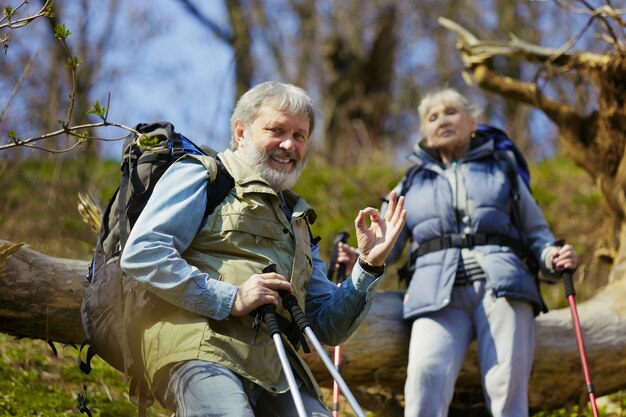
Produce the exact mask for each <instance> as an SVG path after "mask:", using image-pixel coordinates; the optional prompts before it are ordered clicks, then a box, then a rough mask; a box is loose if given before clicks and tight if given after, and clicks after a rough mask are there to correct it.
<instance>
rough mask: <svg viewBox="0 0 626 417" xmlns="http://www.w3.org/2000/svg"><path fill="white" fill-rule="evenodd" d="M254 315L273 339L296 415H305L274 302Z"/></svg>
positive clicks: (272, 270) (273, 268)
mask: <svg viewBox="0 0 626 417" xmlns="http://www.w3.org/2000/svg"><path fill="white" fill-rule="evenodd" d="M263 272H264V273H266V272H276V265H270V266H268V267H267V268H265V269H263ZM254 315H255V321H256V320H257V319H258V318H260V319H261V320H262V321H264V322H265V324H266V325H267V329H268V331H269V332H270V335H271V336H272V339H273V340H274V345H276V351H277V352H278V357H279V358H280V363H281V364H282V366H283V371H284V372H285V376H286V377H287V383H288V384H289V391H291V396H292V398H293V402H294V403H295V404H296V410H297V411H298V416H299V417H306V416H307V414H306V410H305V408H304V403H303V402H302V396H301V395H300V389H299V388H298V384H297V383H296V378H295V377H294V375H293V370H292V369H291V365H290V364H289V359H288V358H287V353H286V352H285V346H284V345H283V341H282V339H281V338H280V327H279V326H278V320H277V319H276V307H275V306H274V304H266V305H264V306H262V307H259V308H257V309H256V310H255V313H254Z"/></svg>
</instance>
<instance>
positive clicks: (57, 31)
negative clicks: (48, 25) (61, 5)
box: [54, 23, 72, 41]
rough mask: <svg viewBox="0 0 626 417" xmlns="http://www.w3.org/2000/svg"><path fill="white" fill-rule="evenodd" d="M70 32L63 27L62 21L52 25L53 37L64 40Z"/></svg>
mask: <svg viewBox="0 0 626 417" xmlns="http://www.w3.org/2000/svg"><path fill="white" fill-rule="evenodd" d="M71 34H72V32H71V31H70V30H69V29H68V28H67V27H65V24H64V23H59V24H57V25H56V26H55V27H54V37H55V38H57V39H59V40H61V41H64V40H65V39H66V38H67V37H68V36H70V35H71Z"/></svg>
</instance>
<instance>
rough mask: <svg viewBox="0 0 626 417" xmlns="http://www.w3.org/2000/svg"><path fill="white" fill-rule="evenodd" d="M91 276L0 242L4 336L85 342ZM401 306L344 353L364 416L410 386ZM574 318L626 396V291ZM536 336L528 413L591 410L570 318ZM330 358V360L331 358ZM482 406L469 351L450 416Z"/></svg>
mask: <svg viewBox="0 0 626 417" xmlns="http://www.w3.org/2000/svg"><path fill="white" fill-rule="evenodd" d="M87 267H88V262H87V261H80V260H73V259H63V258H53V257H49V256H46V255H43V254H41V253H39V252H36V251H34V250H32V249H29V248H28V247H20V246H19V245H13V244H11V243H10V242H7V241H2V240H0V305H1V306H2V308H0V332H3V333H8V334H10V335H13V336H16V337H29V338H35V339H43V340H48V341H54V342H60V343H70V344H72V343H75V344H78V343H80V342H82V340H83V339H84V337H85V336H84V332H83V329H82V325H81V319H80V302H81V298H82V292H83V289H84V287H85V286H86V279H85V274H86V271H87ZM402 296H403V295H402V293H400V292H395V291H389V292H381V293H379V294H378V295H377V296H376V298H375V301H374V303H373V305H372V309H371V312H370V314H369V315H368V317H367V319H366V320H365V322H364V323H363V324H362V325H361V327H360V328H359V329H358V330H357V332H356V333H355V334H354V335H353V336H352V337H351V338H350V340H348V341H347V342H346V343H345V344H344V345H343V347H342V365H341V373H342V375H343V377H344V378H345V380H346V383H347V385H348V386H349V387H350V389H351V390H352V391H353V394H355V396H356V397H357V398H358V400H359V403H360V404H362V406H364V407H365V408H368V409H374V408H378V411H377V414H376V415H378V416H382V415H393V414H390V413H392V412H395V413H397V410H398V409H399V408H398V407H399V405H398V402H397V401H396V400H395V398H396V397H398V395H399V394H401V393H402V388H403V385H404V379H405V372H406V361H407V351H408V342H409V331H410V329H409V324H408V323H406V322H404V321H403V320H402V315H401V314H402ZM578 313H579V317H580V321H581V324H582V330H583V336H584V339H585V344H586V351H587V356H588V359H589V365H590V369H591V371H592V377H593V382H594V384H595V390H596V391H595V392H596V394H597V396H602V395H606V394H609V393H613V392H616V391H618V390H620V389H624V388H625V387H626V332H625V331H624V328H625V325H626V281H625V280H618V281H616V282H613V283H611V284H609V286H607V287H606V288H605V289H603V290H601V291H600V292H599V293H598V294H597V295H596V296H595V297H594V298H593V299H591V300H589V301H586V302H584V303H581V304H580V305H579V306H578ZM537 330H538V331H537V348H536V355H535V363H534V369H533V374H532V379H531V384H530V404H531V407H532V408H534V409H549V408H554V407H561V406H564V405H570V404H578V403H583V402H585V401H586V400H587V393H586V387H585V380H584V377H583V373H582V369H581V365H580V357H579V354H578V350H577V347H576V340H575V336H574V330H573V328H572V319H571V315H570V309H569V308H565V309H560V310H554V311H551V312H550V313H548V314H545V315H542V316H540V317H539V318H538V319H537ZM327 352H328V354H329V355H330V356H331V357H332V348H330V347H329V348H327ZM305 357H306V359H307V362H308V363H309V364H310V366H311V369H312V370H313V373H314V374H315V376H316V378H317V380H318V382H319V383H320V385H321V386H323V387H324V386H325V387H330V386H331V383H332V381H331V379H330V376H329V373H328V371H327V370H326V369H325V367H324V365H323V363H322V362H321V360H320V359H319V357H318V355H317V354H316V353H311V354H307V355H305ZM372 391H374V392H375V394H373V393H372ZM381 401H383V402H381ZM385 401H386V403H385ZM482 402H483V399H482V394H481V388H480V376H479V371H478V367H477V365H476V359H475V348H474V347H473V346H472V348H471V349H470V353H469V355H468V358H467V360H466V363H465V364H464V366H463V369H462V371H461V375H460V376H459V380H458V382H457V390H456V394H455V400H454V404H453V407H454V408H455V409H457V410H466V411H465V412H466V413H467V410H470V409H475V408H476V407H477V405H480V404H482ZM383 409H387V410H394V411H390V412H384V411H381V410H383ZM396 415H397V414H396ZM466 415H469V414H466Z"/></svg>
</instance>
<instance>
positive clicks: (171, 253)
mask: <svg viewBox="0 0 626 417" xmlns="http://www.w3.org/2000/svg"><path fill="white" fill-rule="evenodd" d="M207 186H210V184H209V181H208V174H207V170H206V168H204V166H203V165H202V164H200V163H199V162H197V161H195V160H193V159H186V160H183V161H180V162H176V163H175V164H173V165H172V166H171V167H170V168H169V169H168V170H167V171H166V172H165V174H163V176H162V177H161V179H160V180H159V182H158V183H157V185H156V186H155V188H154V192H153V194H152V196H151V197H150V200H149V201H148V204H147V205H146V207H145V208H144V210H143V211H142V213H141V215H140V216H139V218H138V219H137V222H136V223H135V226H134V227H133V230H132V231H131V233H130V236H129V237H128V242H127V243H126V247H125V248H124V252H123V253H122V258H121V266H122V269H123V270H124V271H125V272H126V273H127V274H128V275H129V276H131V277H132V278H134V279H135V280H137V281H138V282H140V283H141V284H142V285H145V286H146V287H147V289H148V290H149V291H150V292H152V293H154V294H156V295H158V296H159V297H161V298H163V299H165V300H166V301H168V302H170V303H172V304H174V305H176V306H178V307H181V308H183V309H186V310H189V311H192V312H194V313H197V314H200V315H203V316H206V317H211V318H213V319H217V320H221V319H224V318H226V317H228V315H229V313H230V311H231V308H232V305H233V302H234V299H235V296H236V294H237V287H236V286H234V285H232V284H228V283H225V282H222V281H219V280H216V279H212V278H211V277H209V276H208V275H207V274H205V273H203V272H202V271H200V270H199V269H198V268H196V267H194V266H192V265H190V264H189V263H187V261H185V260H184V259H183V258H182V256H181V254H182V253H184V252H185V250H186V249H187V248H188V247H189V245H190V244H191V242H192V241H193V239H194V237H195V235H196V233H197V232H198V230H199V229H200V227H201V226H202V224H203V221H204V218H203V217H204V211H205V208H206V199H207V197H206V196H207Z"/></svg>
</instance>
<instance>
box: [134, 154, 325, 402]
mask: <svg viewBox="0 0 626 417" xmlns="http://www.w3.org/2000/svg"><path fill="white" fill-rule="evenodd" d="M194 158H196V159H198V160H199V161H200V162H202V163H203V164H204V165H205V167H206V168H207V173H208V175H209V176H210V178H211V180H214V179H215V175H216V170H217V166H216V163H215V161H214V160H213V159H212V158H210V157H195V156H194ZM220 159H221V161H222V162H223V164H224V166H225V167H226V169H227V170H228V172H229V173H230V174H231V175H232V177H233V178H234V180H235V188H234V189H233V190H231V191H230V193H229V194H228V195H227V196H226V198H225V199H224V201H223V202H222V204H220V205H219V206H217V208H216V209H215V211H214V212H213V213H212V214H210V215H209V216H208V218H207V221H206V224H205V225H204V227H203V228H202V229H201V230H200V231H199V232H198V234H197V235H196V237H195V238H194V240H193V242H192V243H191V245H190V247H189V248H188V249H187V250H186V251H185V253H184V254H183V258H184V259H185V260H187V262H189V263H190V264H191V265H194V266H195V267H197V268H198V269H200V270H201V271H203V272H205V273H207V274H208V275H209V277H211V278H212V279H219V280H222V281H225V282H229V283H231V284H234V285H240V284H242V283H243V282H244V281H246V280H247V279H248V278H249V277H250V276H251V275H253V274H255V273H260V272H261V271H262V270H263V268H265V267H267V266H268V265H270V264H272V263H274V264H276V266H277V271H278V273H280V274H281V275H284V276H285V277H287V278H289V279H290V280H291V284H292V286H293V291H294V295H295V296H296V298H297V299H298V304H299V305H300V306H301V307H302V308H304V300H305V298H306V285H307V283H308V281H309V279H310V276H311V271H312V258H311V246H310V245H311V242H310V233H309V229H308V225H307V221H308V222H309V223H313V222H314V221H315V216H316V215H315V212H314V211H313V209H312V208H311V207H310V206H309V205H308V204H307V203H306V201H304V199H303V198H301V197H299V196H298V195H296V194H295V193H293V192H289V191H287V192H283V195H284V197H285V199H286V200H287V203H288V204H289V206H290V207H292V208H293V215H292V217H291V219H287V217H286V216H285V214H284V212H283V210H282V206H281V203H280V199H279V197H278V195H277V194H276V192H274V191H273V190H272V189H271V188H270V187H269V185H268V184H267V183H266V182H265V181H264V180H263V179H261V177H260V176H259V175H258V174H256V172H255V171H254V170H253V169H252V168H251V167H250V166H249V165H247V164H246V163H245V162H244V161H242V160H241V159H240V158H239V157H238V156H237V155H235V154H234V153H233V152H232V151H226V152H224V153H223V154H220ZM277 312H278V313H279V314H282V315H283V316H285V317H289V314H288V313H287V312H286V311H285V310H284V309H283V308H282V306H280V307H277ZM253 321H254V319H253V317H252V316H246V317H233V316H229V317H227V318H226V319H225V320H213V319H210V318H207V317H204V316H200V315H197V314H194V313H191V312H189V311H186V310H182V309H176V311H175V312H173V313H172V314H168V315H167V316H165V317H164V318H162V319H161V320H160V321H159V322H157V323H155V324H153V325H151V326H150V327H148V328H147V330H146V331H145V332H144V335H143V336H144V337H143V346H142V349H143V355H144V361H145V365H146V373H147V380H148V383H149V384H150V385H152V382H153V378H154V375H155V373H156V372H157V371H158V370H159V369H161V368H162V367H163V366H166V365H169V364H172V363H175V362H179V361H184V360H190V359H200V360H206V361H210V362H215V363H218V364H221V365H224V366H225V367H227V368H229V369H231V370H232V371H234V372H236V373H237V374H239V375H241V376H243V377H244V378H247V379H249V380H251V381H253V382H255V383H257V384H259V385H261V386H262V387H263V388H265V389H266V390H268V391H270V392H285V391H286V390H287V389H288V384H287V380H286V378H285V375H284V373H283V371H282V366H281V363H280V359H279V357H278V354H277V352H276V347H275V345H274V342H273V340H272V339H271V337H270V335H269V333H268V332H267V329H266V327H265V325H262V326H261V327H260V330H259V331H258V333H257V332H256V331H255V330H254V328H253ZM282 339H283V342H284V345H285V348H286V350H287V352H288V353H289V356H290V361H291V362H292V366H293V367H294V369H295V371H296V372H297V374H299V375H300V376H301V378H302V379H303V381H304V382H305V383H306V384H307V386H308V387H309V388H310V389H311V390H314V391H317V393H318V395H320V393H319V388H318V387H317V384H316V383H315V381H314V379H313V378H312V376H311V374H310V371H309V370H308V367H307V366H306V365H305V364H304V362H303V361H302V359H301V358H300V356H299V355H298V354H297V353H296V352H295V350H294V349H293V346H292V345H291V344H290V343H289V342H288V341H287V340H286V338H285V337H283V338H282Z"/></svg>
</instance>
